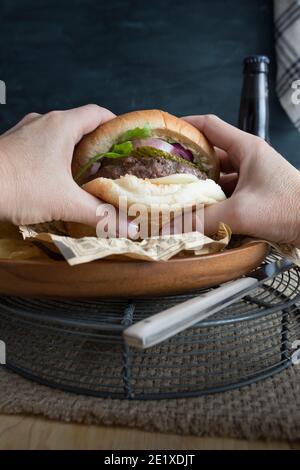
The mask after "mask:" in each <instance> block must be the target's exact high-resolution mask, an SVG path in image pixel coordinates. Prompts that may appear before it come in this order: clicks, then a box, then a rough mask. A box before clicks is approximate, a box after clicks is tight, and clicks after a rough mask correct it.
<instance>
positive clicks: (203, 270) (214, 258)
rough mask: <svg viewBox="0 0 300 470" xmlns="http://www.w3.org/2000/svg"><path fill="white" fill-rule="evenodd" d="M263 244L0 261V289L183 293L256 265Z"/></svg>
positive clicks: (64, 293) (93, 294) (68, 294)
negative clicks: (172, 253)
mask: <svg viewBox="0 0 300 470" xmlns="http://www.w3.org/2000/svg"><path fill="white" fill-rule="evenodd" d="M267 253H268V245H267V244H266V243H262V242H255V243H251V244H248V245H244V246H241V247H239V248H233V249H229V250H225V251H223V252H221V253H217V254H211V255H202V256H198V257H196V256H188V257H183V258H174V259H171V260H169V261H159V262H149V261H136V260H130V259H123V260H121V259H120V260H119V259H118V260H115V259H114V260H99V261H94V262H92V263H85V264H81V265H78V266H69V265H68V264H67V262H66V261H52V260H49V261H48V260H43V261H34V260H30V261H29V260H27V261H19V260H18V261H17V260H0V293H2V294H7V295H18V296H28V297H34V296H35V297H65V298H97V297H98V298H99V297H132V296H133V297H137V296H153V295H165V294H175V293H182V292H186V291H189V290H193V289H198V288H204V287H211V286H214V285H218V284H221V283H222V282H225V281H230V280H232V279H236V278H238V277H240V276H242V275H244V274H246V273H248V272H250V271H251V270H252V269H254V268H255V267H257V266H258V265H259V264H260V263H261V262H262V261H263V259H264V258H265V256H266V255H267Z"/></svg>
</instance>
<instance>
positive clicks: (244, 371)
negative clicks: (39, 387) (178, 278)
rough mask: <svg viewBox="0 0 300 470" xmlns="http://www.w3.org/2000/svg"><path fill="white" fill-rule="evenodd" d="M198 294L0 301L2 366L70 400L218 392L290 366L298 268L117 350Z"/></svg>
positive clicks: (299, 300) (299, 325) (296, 333)
mask: <svg viewBox="0 0 300 470" xmlns="http://www.w3.org/2000/svg"><path fill="white" fill-rule="evenodd" d="M275 258H276V256H275V255H274V254H271V255H270V256H269V257H268V258H267V259H266V262H270V261H274V259H275ZM203 292H204V291H203V290H201V291H195V292H192V293H190V294H188V295H186V294H185V295H177V296H166V297H157V298H151V299H150V298H143V299H135V300H130V299H129V300H124V299H112V300H97V301H72V300H41V299H25V298H18V297H0V339H1V340H3V341H4V342H5V343H6V356H7V357H6V366H7V367H8V368H9V369H11V370H13V371H15V372H17V373H19V374H21V375H23V376H25V377H27V378H29V379H31V380H34V381H37V382H39V383H41V384H45V385H48V386H52V387H56V388H60V389H63V390H67V391H70V392H74V393H81V394H87V395H93V396H98V397H111V398H125V399H143V400H145V399H162V398H180V397H190V396H199V395H203V394H208V393H213V392H221V391H225V390H229V389H232V388H237V387H241V386H243V385H247V384H251V383H252V382H255V381H258V380H261V379H264V378H266V377H269V376H271V375H273V374H275V373H277V372H279V371H281V370H283V369H285V368H286V367H288V366H290V365H291V364H292V355H293V353H294V349H293V345H294V344H295V341H296V340H297V339H299V338H300V314H299V312H300V310H299V307H300V269H299V268H297V267H293V268H291V269H290V270H289V271H286V272H284V273H282V274H280V275H278V276H277V277H275V278H273V279H270V280H268V281H266V283H265V284H264V285H263V286H261V287H259V288H256V289H254V290H252V291H251V292H250V293H249V295H247V296H245V297H244V298H243V299H241V300H238V301H237V302H236V303H234V304H233V305H231V306H230V307H227V308H225V309H223V310H222V311H220V312H218V313H216V314H215V315H214V316H213V317H211V318H209V319H207V321H204V322H201V323H199V324H197V325H195V326H194V327H191V328H189V329H188V330H186V331H184V332H182V333H180V334H178V335H177V336H176V337H174V338H172V339H170V340H168V341H165V342H164V343H162V344H160V345H158V346H155V347H152V348H149V349H147V350H144V351H140V350H136V349H132V348H130V347H128V346H127V345H126V344H125V343H124V341H123V337H122V332H123V330H124V329H125V328H126V327H127V326H129V325H131V324H132V323H133V322H136V321H138V320H141V319H143V318H145V317H147V316H149V315H152V314H154V313H158V312H159V311H161V310H163V309H165V308H168V307H170V306H172V305H175V304H176V303H178V302H183V301H185V300H187V299H189V298H191V297H193V296H196V295H199V294H201V293H203Z"/></svg>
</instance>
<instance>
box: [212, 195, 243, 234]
mask: <svg viewBox="0 0 300 470" xmlns="http://www.w3.org/2000/svg"><path fill="white" fill-rule="evenodd" d="M220 222H224V223H225V224H227V225H229V227H230V228H231V230H232V232H233V233H240V226H239V218H238V217H237V211H236V206H235V201H234V198H229V199H226V200H225V201H221V202H217V203H216V204H212V205H210V206H207V207H206V208H205V209H204V231H205V234H206V235H208V236H211V235H214V234H215V233H217V231H218V227H219V223H220Z"/></svg>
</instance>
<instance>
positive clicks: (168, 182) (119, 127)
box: [69, 110, 225, 236]
mask: <svg viewBox="0 0 300 470" xmlns="http://www.w3.org/2000/svg"><path fill="white" fill-rule="evenodd" d="M72 172H73V176H74V178H75V180H76V181H77V182H78V184H80V185H82V187H83V189H85V190H86V191H88V192H89V193H91V194H93V195H94V196H96V197H98V198H99V199H101V200H102V201H105V202H107V203H109V204H112V205H113V206H115V207H116V208H118V207H119V201H120V198H121V197H126V200H127V204H128V207H130V205H132V204H143V205H144V206H145V207H146V209H147V211H148V213H150V212H151V208H152V207H153V206H155V207H156V208H158V209H159V208H162V207H164V208H166V207H169V208H170V210H171V209H172V210H173V209H174V208H175V207H176V208H177V209H178V208H179V209H180V208H181V207H183V206H186V205H188V206H190V207H194V206H196V205H197V204H203V205H208V204H213V203H215V202H218V201H221V200H223V199H225V195H224V193H223V191H222V189H221V188H220V186H219V185H218V184H217V181H218V179H219V176H220V169H219V161H218V158H217V156H216V154H215V151H214V149H213V147H212V145H211V144H210V143H209V141H208V140H207V139H206V137H205V136H204V135H203V133H202V132H200V131H199V130H198V129H197V128H195V127H194V126H192V125H191V124H189V123H188V122H186V121H184V120H182V119H179V118H177V117H175V116H172V115H171V114H169V113H166V112H164V111H160V110H144V111H134V112H130V113H127V114H123V115H121V116H118V117H116V118H114V119H112V120H111V121H108V122H106V123H105V124H103V125H101V126H99V127H98V128H97V129H96V130H94V131H93V132H91V133H90V134H88V135H86V136H85V137H84V138H83V139H82V140H81V142H80V143H79V144H78V145H77V147H76V149H75V152H74V158H73V163H72ZM71 226H72V233H71V235H73V236H74V235H77V236H82V235H84V234H91V233H90V230H89V233H87V232H86V229H85V228H83V227H82V226H81V229H80V230H79V226H78V224H71ZM69 227H70V224H69ZM74 229H75V230H74Z"/></svg>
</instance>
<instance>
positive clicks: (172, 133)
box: [72, 109, 220, 181]
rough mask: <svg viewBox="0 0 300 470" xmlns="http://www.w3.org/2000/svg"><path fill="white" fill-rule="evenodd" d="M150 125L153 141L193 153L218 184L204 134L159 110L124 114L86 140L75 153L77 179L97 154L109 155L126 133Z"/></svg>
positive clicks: (216, 167) (217, 172) (213, 157)
mask: <svg viewBox="0 0 300 470" xmlns="http://www.w3.org/2000/svg"><path fill="white" fill-rule="evenodd" d="M146 125H148V126H150V128H151V129H152V137H159V138H162V139H163V138H166V139H167V138H170V139H172V140H174V141H176V142H178V143H180V144H182V145H184V146H185V147H186V148H188V149H190V150H191V151H192V152H193V154H194V155H195V157H196V158H199V159H200V160H201V161H202V162H203V163H204V164H205V165H207V166H208V168H209V171H208V177H209V178H211V179H214V180H215V181H218V179H219V175H220V170H219V162H218V159H217V157H216V154H215V152H214V149H213V147H212V145H211V144H210V143H209V141H208V140H207V139H206V137H205V136H204V135H203V134H202V132H200V131H199V130H198V129H197V128H196V127H194V126H192V125H191V124H190V123H188V122H186V121H184V120H183V119H179V118H177V117H175V116H172V114H169V113H166V112H165V111H160V110H158V109H150V110H144V111H133V112H131V113H127V114H122V115H121V116H118V117H116V118H114V119H112V120H111V121H107V122H106V123H104V124H102V125H101V126H99V127H98V128H97V129H95V130H94V131H93V132H91V133H90V134H87V135H86V136H84V137H83V139H82V140H81V141H80V143H79V144H78V145H77V147H76V149H75V153H74V158H73V163H72V171H73V175H76V174H77V172H78V171H79V169H80V168H81V167H82V166H83V165H84V164H85V163H86V162H87V161H88V160H90V159H91V158H92V157H94V156H95V155H96V154H97V153H104V152H108V151H109V150H110V149H111V147H112V146H113V145H114V144H115V143H117V142H118V140H119V139H120V138H121V136H122V135H123V134H124V133H125V132H127V131H129V130H131V129H134V128H135V127H144V126H146Z"/></svg>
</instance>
